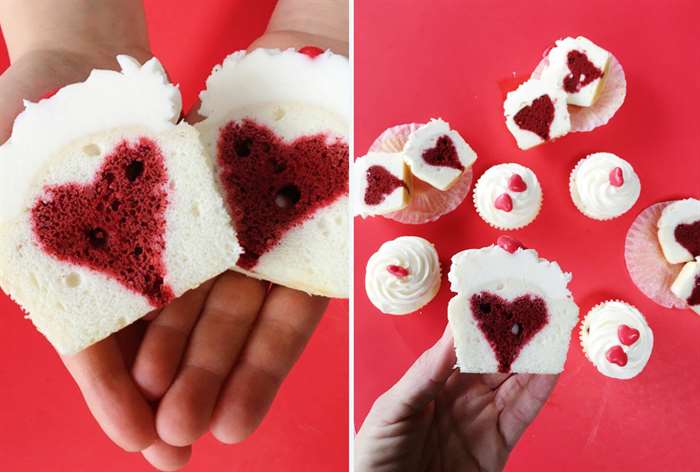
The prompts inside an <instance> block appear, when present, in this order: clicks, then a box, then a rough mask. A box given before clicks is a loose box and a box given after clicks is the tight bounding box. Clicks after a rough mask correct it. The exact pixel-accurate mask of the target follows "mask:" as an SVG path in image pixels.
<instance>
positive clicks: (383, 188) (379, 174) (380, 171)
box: [365, 166, 406, 205]
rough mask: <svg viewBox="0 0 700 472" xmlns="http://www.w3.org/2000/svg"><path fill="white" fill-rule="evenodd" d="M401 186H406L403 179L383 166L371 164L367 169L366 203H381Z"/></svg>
mask: <svg viewBox="0 0 700 472" xmlns="http://www.w3.org/2000/svg"><path fill="white" fill-rule="evenodd" d="M399 187H406V184H405V183H404V181H403V180H401V179H399V178H397V177H396V176H395V175H394V174H392V173H391V172H389V171H388V170H386V168H384V167H382V166H371V167H370V168H369V169H367V190H365V203H366V204H367V205H379V204H380V203H382V202H383V201H384V199H385V198H386V197H387V195H389V194H391V192H393V191H394V190H396V189H397V188H399Z"/></svg>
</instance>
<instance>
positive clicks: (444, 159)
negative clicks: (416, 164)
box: [423, 135, 464, 172]
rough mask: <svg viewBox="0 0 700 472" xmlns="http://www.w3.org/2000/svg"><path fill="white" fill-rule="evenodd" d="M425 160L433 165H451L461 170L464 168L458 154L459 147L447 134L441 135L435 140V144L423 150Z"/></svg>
mask: <svg viewBox="0 0 700 472" xmlns="http://www.w3.org/2000/svg"><path fill="white" fill-rule="evenodd" d="M423 160H424V161H425V162H427V163H428V164H430V165H431V166H438V167H451V168H452V169H457V170H458V171H460V172H461V171H463V170H464V166H463V165H462V162H461V161H460V160H459V156H458V155H457V148H456V147H455V145H454V143H453V142H452V139H451V138H450V137H449V136H447V135H444V136H440V137H439V138H438V139H437V141H436V142H435V146H433V147H431V148H430V149H426V150H425V151H423Z"/></svg>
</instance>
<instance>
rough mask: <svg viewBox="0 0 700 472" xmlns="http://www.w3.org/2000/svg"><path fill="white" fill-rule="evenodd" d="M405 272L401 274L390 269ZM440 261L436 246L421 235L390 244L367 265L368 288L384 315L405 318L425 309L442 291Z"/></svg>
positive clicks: (396, 240)
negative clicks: (400, 269)
mask: <svg viewBox="0 0 700 472" xmlns="http://www.w3.org/2000/svg"><path fill="white" fill-rule="evenodd" d="M392 266H393V267H399V268H402V269H405V271H406V274H405V275H403V276H402V275H399V274H397V273H396V271H395V270H392V269H390V267H392ZM440 279H441V272H440V261H439V259H438V254H437V251H436V250H435V247H434V246H433V245H432V244H431V243H430V242H429V241H426V240H425V239H423V238H419V237H417V236H401V237H399V238H396V239H394V240H392V241H387V242H385V243H384V244H382V246H381V247H380V248H379V250H378V251H377V252H375V253H374V254H373V255H372V257H370V258H369V261H368V262H367V271H366V272H365V289H366V290H367V296H368V297H369V300H370V301H371V302H372V304H373V305H374V306H376V307H377V308H378V309H379V310H380V311H381V312H382V313H387V314H391V315H405V314H407V313H411V312H414V311H416V310H417V309H419V308H421V307H423V306H425V305H426V304H427V303H428V302H429V301H430V300H432V299H433V298H434V297H435V295H436V294H437V293H438V291H439V290H440Z"/></svg>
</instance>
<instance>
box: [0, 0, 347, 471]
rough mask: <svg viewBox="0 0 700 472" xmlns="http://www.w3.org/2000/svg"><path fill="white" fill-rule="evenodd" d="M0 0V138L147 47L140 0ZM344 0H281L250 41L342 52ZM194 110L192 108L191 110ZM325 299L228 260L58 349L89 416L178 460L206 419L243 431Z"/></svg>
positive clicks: (260, 412)
mask: <svg viewBox="0 0 700 472" xmlns="http://www.w3.org/2000/svg"><path fill="white" fill-rule="evenodd" d="M56 6H57V2H55V1H54V0H0V25H1V26H2V30H3V35H4V36H5V39H6V42H7V44H8V49H9V51H10V57H11V60H12V65H11V66H10V68H9V69H8V70H7V71H5V73H3V74H2V76H0V141H2V142H4V141H5V140H6V139H7V138H8V137H9V134H10V131H11V127H12V122H13V121H14V118H15V117H16V115H17V114H18V113H19V112H20V111H21V110H22V100H23V99H28V100H32V101H37V100H38V99H39V98H41V97H42V96H44V95H45V94H46V93H47V92H50V91H52V90H54V89H56V88H58V87H61V86H64V85H67V84H69V83H74V82H77V81H82V80H84V79H85V78H86V77H87V75H88V73H89V72H90V70H91V69H93V68H116V67H117V63H116V61H115V56H116V55H117V54H122V53H123V54H129V55H132V56H134V57H136V58H138V59H139V60H141V61H144V60H146V59H148V58H150V57H151V54H150V48H149V44H148V35H147V31H146V22H145V19H144V14H143V5H142V4H141V1H140V0H102V1H100V2H94V1H92V0H63V1H62V2H61V6H60V8H56ZM347 9H348V6H347V1H346V0H338V1H336V0H325V1H323V0H281V1H280V2H279V3H278V5H277V8H276V10H275V13H274V14H273V16H272V19H271V21H270V25H269V27H268V30H267V31H266V33H265V34H264V35H263V36H262V37H260V38H259V39H258V40H257V41H255V42H254V43H253V45H251V48H254V47H280V48H286V47H300V46H306V45H313V46H318V47H321V48H331V49H333V50H334V51H336V52H340V53H344V54H346V53H347V48H348V45H347V41H348V20H347ZM190 118H192V121H194V120H196V113H195V112H192V113H190ZM327 304H328V300H327V299H325V298H321V297H311V296H309V295H307V294H305V293H302V292H298V291H296V290H292V289H288V288H285V287H279V286H272V287H269V286H268V284H267V283H265V282H261V281H258V280H255V279H252V278H249V277H245V276H243V275H240V274H237V273H234V272H227V273H225V274H223V275H221V276H219V277H217V278H215V279H213V280H210V281H209V282H207V283H205V284H204V285H203V286H202V287H200V288H198V289H196V290H193V291H191V292H188V293H187V294H185V295H183V296H182V297H180V298H179V299H178V300H176V301H174V302H173V303H172V304H170V305H169V306H168V307H166V308H164V309H163V310H161V311H160V312H159V313H156V314H154V315H155V316H152V317H151V318H152V321H150V322H146V321H144V322H138V323H136V324H135V325H133V326H131V327H129V328H126V329H124V330H122V331H121V332H120V333H117V334H116V335H113V336H110V337H109V338H107V339H105V340H104V341H102V342H99V343H97V344H95V345H93V346H91V347H89V348H88V349H86V350H85V351H83V352H80V353H78V354H76V355H73V356H65V357H63V361H64V363H65V365H66V367H67V369H68V371H69V372H70V373H71V375H72V376H73V378H74V379H75V381H76V383H77V384H78V387H79V388H80V390H81V392H82V394H83V396H84V398H85V401H86V403H87V405H88V407H89V408H90V411H91V412H92V414H93V416H94V417H95V419H96V420H97V422H98V423H99V424H100V426H101V427H102V429H103V430H104V431H105V433H106V434H107V435H108V436H109V437H110V438H111V439H112V440H113V441H114V442H115V443H116V444H117V445H118V446H120V447H122V448H123V449H125V450H127V451H140V452H141V453H142V454H143V455H144V457H145V458H146V459H147V460H148V461H149V462H150V463H151V464H153V465H154V466H155V467H157V468H159V469H161V470H176V469H178V468H180V467H182V466H184V465H185V464H186V463H187V461H188V459H189V456H190V454H191V444H193V443H194V442H195V441H196V440H197V439H198V438H199V437H200V436H201V435H202V434H204V433H205V432H207V431H211V432H212V433H213V435H214V436H215V437H216V438H217V439H219V440H220V441H222V442H224V443H228V444H230V443H237V442H240V441H242V440H243V439H245V438H246V437H248V436H249V435H250V434H251V433H252V432H253V431H254V430H255V429H256V428H257V426H258V425H259V424H260V422H261V421H262V420H263V418H264V417H265V415H266V413H267V411H268V409H269V408H270V405H271V403H272V400H273V399H274V397H275V395H276V393H277V390H278V389H279V387H280V385H281V383H282V381H283V380H284V378H285V377H286V375H287V374H288V373H289V371H290V370H291V368H292V366H293V365H294V363H295V361H296V360H297V358H298V357H299V355H300V354H301V352H302V350H303V348H304V346H305V345H306V343H307V341H308V340H309V338H310V337H311V334H312V333H313V331H314V329H315V327H316V326H317V324H318V322H319V321H320V319H321V317H322V315H323V312H324V311H325V309H326V306H327Z"/></svg>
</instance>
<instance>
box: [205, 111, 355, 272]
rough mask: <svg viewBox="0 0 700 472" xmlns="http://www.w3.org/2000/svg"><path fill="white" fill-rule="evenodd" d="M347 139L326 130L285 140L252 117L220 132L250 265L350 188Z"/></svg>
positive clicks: (231, 202) (244, 259)
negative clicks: (288, 140)
mask: <svg viewBox="0 0 700 472" xmlns="http://www.w3.org/2000/svg"><path fill="white" fill-rule="evenodd" d="M348 155H349V151H348V145H347V144H346V143H345V142H344V141H342V140H341V139H336V138H331V137H329V136H328V135H326V134H316V135H309V136H302V137H300V138H298V139H296V140H294V141H292V142H285V141H283V140H282V139H280V138H279V137H278V136H277V135H275V133H274V132H273V131H272V130H270V129H269V128H267V127H266V126H263V125H260V124H257V123H256V122H254V121H252V120H250V119H244V120H242V121H240V122H230V123H228V124H227V125H226V126H224V127H223V128H222V129H221V131H220V134H219V140H218V156H217V161H218V165H219V169H220V170H219V172H220V179H221V182H222V185H223V188H224V193H225V199H226V202H227V203H228V206H229V209H230V211H231V216H232V219H233V221H234V225H235V227H236V231H237V232H238V239H239V241H240V244H241V246H242V247H243V251H244V253H243V254H242V255H241V257H240V259H239V260H238V265H239V266H240V267H242V268H244V269H247V270H250V269H253V268H254V267H255V265H256V263H257V261H258V259H259V258H260V256H261V255H263V254H264V253H265V252H267V251H269V250H270V249H271V248H273V247H274V246H275V245H276V244H277V243H278V242H279V241H280V240H281V239H282V237H283V236H284V234H285V232H287V231H288V230H290V229H291V228H293V227H295V226H297V225H299V224H301V223H302V222H304V221H305V220H306V219H308V218H310V217H311V216H312V215H313V213H314V212H315V211H316V210H318V209H320V208H323V207H325V206H328V205H330V204H331V203H333V202H334V201H335V200H336V199H338V198H340V197H341V196H343V195H345V194H347V192H348V174H349V169H348Z"/></svg>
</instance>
